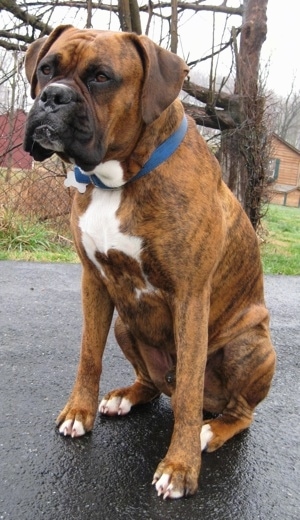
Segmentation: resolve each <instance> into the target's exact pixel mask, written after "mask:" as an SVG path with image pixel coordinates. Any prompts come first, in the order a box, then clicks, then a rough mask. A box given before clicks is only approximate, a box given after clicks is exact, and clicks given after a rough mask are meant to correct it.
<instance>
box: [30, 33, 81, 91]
mask: <svg viewBox="0 0 300 520" xmlns="http://www.w3.org/2000/svg"><path fill="white" fill-rule="evenodd" d="M71 28H73V26H72V25H60V26H59V27H57V28H56V29H54V31H52V32H51V33H50V35H49V36H48V37H47V36H45V37H44V38H39V39H38V40H36V41H35V42H33V43H32V44H31V45H30V46H29V47H28V49H27V52H26V56H25V72H26V77H27V79H28V81H29V83H30V84H31V97H32V98H33V99H34V98H35V97H36V91H35V89H36V85H37V77H36V68H37V65H38V63H39V62H40V61H41V59H42V58H43V56H45V55H46V54H47V52H48V50H49V49H50V47H51V45H52V44H53V42H54V41H55V40H57V38H58V37H59V36H60V35H61V34H62V33H63V32H64V31H66V30H67V29H71Z"/></svg>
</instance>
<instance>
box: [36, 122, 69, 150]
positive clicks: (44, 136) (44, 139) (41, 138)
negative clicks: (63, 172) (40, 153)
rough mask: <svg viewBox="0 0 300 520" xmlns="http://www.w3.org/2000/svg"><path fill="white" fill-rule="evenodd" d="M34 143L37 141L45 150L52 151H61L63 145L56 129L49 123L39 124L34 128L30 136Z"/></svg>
mask: <svg viewBox="0 0 300 520" xmlns="http://www.w3.org/2000/svg"><path fill="white" fill-rule="evenodd" d="M32 140H33V142H34V143H38V144H39V145H40V146H42V147H43V148H46V150H52V151H53V152H63V151H64V146H63V143H62V140H61V138H60V137H59V135H58V132H57V130H55V128H53V127H51V126H50V125H41V126H38V127H37V128H35V130H34V132H33V136H32Z"/></svg>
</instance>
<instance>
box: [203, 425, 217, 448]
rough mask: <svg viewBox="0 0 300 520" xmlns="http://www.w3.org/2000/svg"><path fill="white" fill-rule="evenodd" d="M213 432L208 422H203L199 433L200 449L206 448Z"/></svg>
mask: <svg viewBox="0 0 300 520" xmlns="http://www.w3.org/2000/svg"><path fill="white" fill-rule="evenodd" d="M213 435H214V434H213V432H212V430H211V426H210V424H204V425H203V426H202V429H201V433H200V443H201V451H203V450H205V449H206V448H207V445H208V443H209V441H210V440H211V439H212V438H213Z"/></svg>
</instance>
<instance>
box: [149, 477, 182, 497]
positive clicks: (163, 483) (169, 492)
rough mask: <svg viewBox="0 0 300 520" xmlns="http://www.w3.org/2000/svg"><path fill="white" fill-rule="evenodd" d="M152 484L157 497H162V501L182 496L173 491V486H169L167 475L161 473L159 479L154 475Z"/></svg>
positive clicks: (178, 492)
mask: <svg viewBox="0 0 300 520" xmlns="http://www.w3.org/2000/svg"><path fill="white" fill-rule="evenodd" d="M152 484H155V489H156V491H157V495H158V496H159V497H160V496H161V495H163V499H164V500H166V498H181V497H182V496H183V494H184V493H183V492H181V491H178V490H176V489H174V486H173V484H170V475H168V474H167V473H163V474H162V476H161V477H160V478H159V479H158V478H157V477H156V476H155V475H154V478H153V482H152Z"/></svg>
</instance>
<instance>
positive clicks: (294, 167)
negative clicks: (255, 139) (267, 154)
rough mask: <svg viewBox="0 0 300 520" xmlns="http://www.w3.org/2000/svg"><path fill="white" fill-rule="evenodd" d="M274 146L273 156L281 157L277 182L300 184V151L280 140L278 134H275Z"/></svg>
mask: <svg viewBox="0 0 300 520" xmlns="http://www.w3.org/2000/svg"><path fill="white" fill-rule="evenodd" d="M272 147H273V153H272V156H273V157H274V158H275V159H280V166H279V175H278V179H276V183H277V184H288V185H290V186H299V184H300V178H299V172H300V152H299V153H297V152H296V151H294V150H292V149H291V148H289V147H288V146H286V145H285V144H284V143H282V142H281V141H279V139H277V138H276V136H273V141H272Z"/></svg>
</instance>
